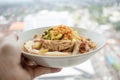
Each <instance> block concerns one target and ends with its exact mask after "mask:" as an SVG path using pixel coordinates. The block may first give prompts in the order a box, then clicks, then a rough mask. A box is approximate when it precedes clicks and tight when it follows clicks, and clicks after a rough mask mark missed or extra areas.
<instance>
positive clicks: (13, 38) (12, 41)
mask: <svg viewBox="0 0 120 80" xmlns="http://www.w3.org/2000/svg"><path fill="white" fill-rule="evenodd" d="M17 40H18V36H17V35H16V34H11V35H9V36H7V37H5V38H4V39H2V43H1V46H2V47H3V46H4V45H11V46H13V47H17V46H18V44H17Z"/></svg>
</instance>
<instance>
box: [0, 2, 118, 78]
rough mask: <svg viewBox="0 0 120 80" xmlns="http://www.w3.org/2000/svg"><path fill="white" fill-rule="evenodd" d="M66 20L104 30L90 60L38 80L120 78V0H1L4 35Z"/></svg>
mask: <svg viewBox="0 0 120 80" xmlns="http://www.w3.org/2000/svg"><path fill="white" fill-rule="evenodd" d="M59 24H65V25H68V26H73V27H82V28H86V29H89V30H93V31H96V32H98V33H101V34H103V35H104V36H105V37H106V39H107V43H106V45H105V46H104V47H103V49H102V50H101V51H99V52H98V53H97V54H96V55H94V56H93V57H91V58H90V59H89V60H88V61H86V62H84V63H82V64H80V65H77V66H74V67H69V68H64V69H63V70H62V71H61V72H59V73H53V74H46V75H43V76H39V77H37V78H36V79H35V80H120V0H0V36H4V35H5V34H10V33H12V32H14V31H15V32H21V31H24V30H30V29H33V28H38V27H45V26H51V25H59Z"/></svg>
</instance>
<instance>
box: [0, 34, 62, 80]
mask: <svg viewBox="0 0 120 80" xmlns="http://www.w3.org/2000/svg"><path fill="white" fill-rule="evenodd" d="M17 39H18V37H17V36H16V35H10V36H8V37H7V38H4V39H3V38H0V42H1V44H0V80H33V79H34V78H35V77H37V76H40V75H43V74H48V73H55V72H59V71H60V70H61V69H59V68H49V67H43V66H40V65H37V64H35V62H33V61H30V60H28V59H26V58H25V57H24V56H23V55H22V54H21V51H20V48H19V47H18V45H17Z"/></svg>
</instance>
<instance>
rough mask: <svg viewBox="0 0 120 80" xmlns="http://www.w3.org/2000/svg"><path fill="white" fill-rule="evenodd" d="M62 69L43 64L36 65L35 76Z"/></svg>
mask: <svg viewBox="0 0 120 80" xmlns="http://www.w3.org/2000/svg"><path fill="white" fill-rule="evenodd" d="M59 71H61V69H60V68H48V67H42V66H35V67H34V68H33V77H34V78H35V77H37V76H39V75H43V74H48V73H55V72H59Z"/></svg>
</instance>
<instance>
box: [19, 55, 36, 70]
mask: <svg viewBox="0 0 120 80" xmlns="http://www.w3.org/2000/svg"><path fill="white" fill-rule="evenodd" d="M21 64H22V66H23V67H24V68H25V67H26V66H33V65H37V64H36V63H35V62H34V61H32V60H30V59H28V58H26V57H24V55H23V54H22V55H21Z"/></svg>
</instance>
